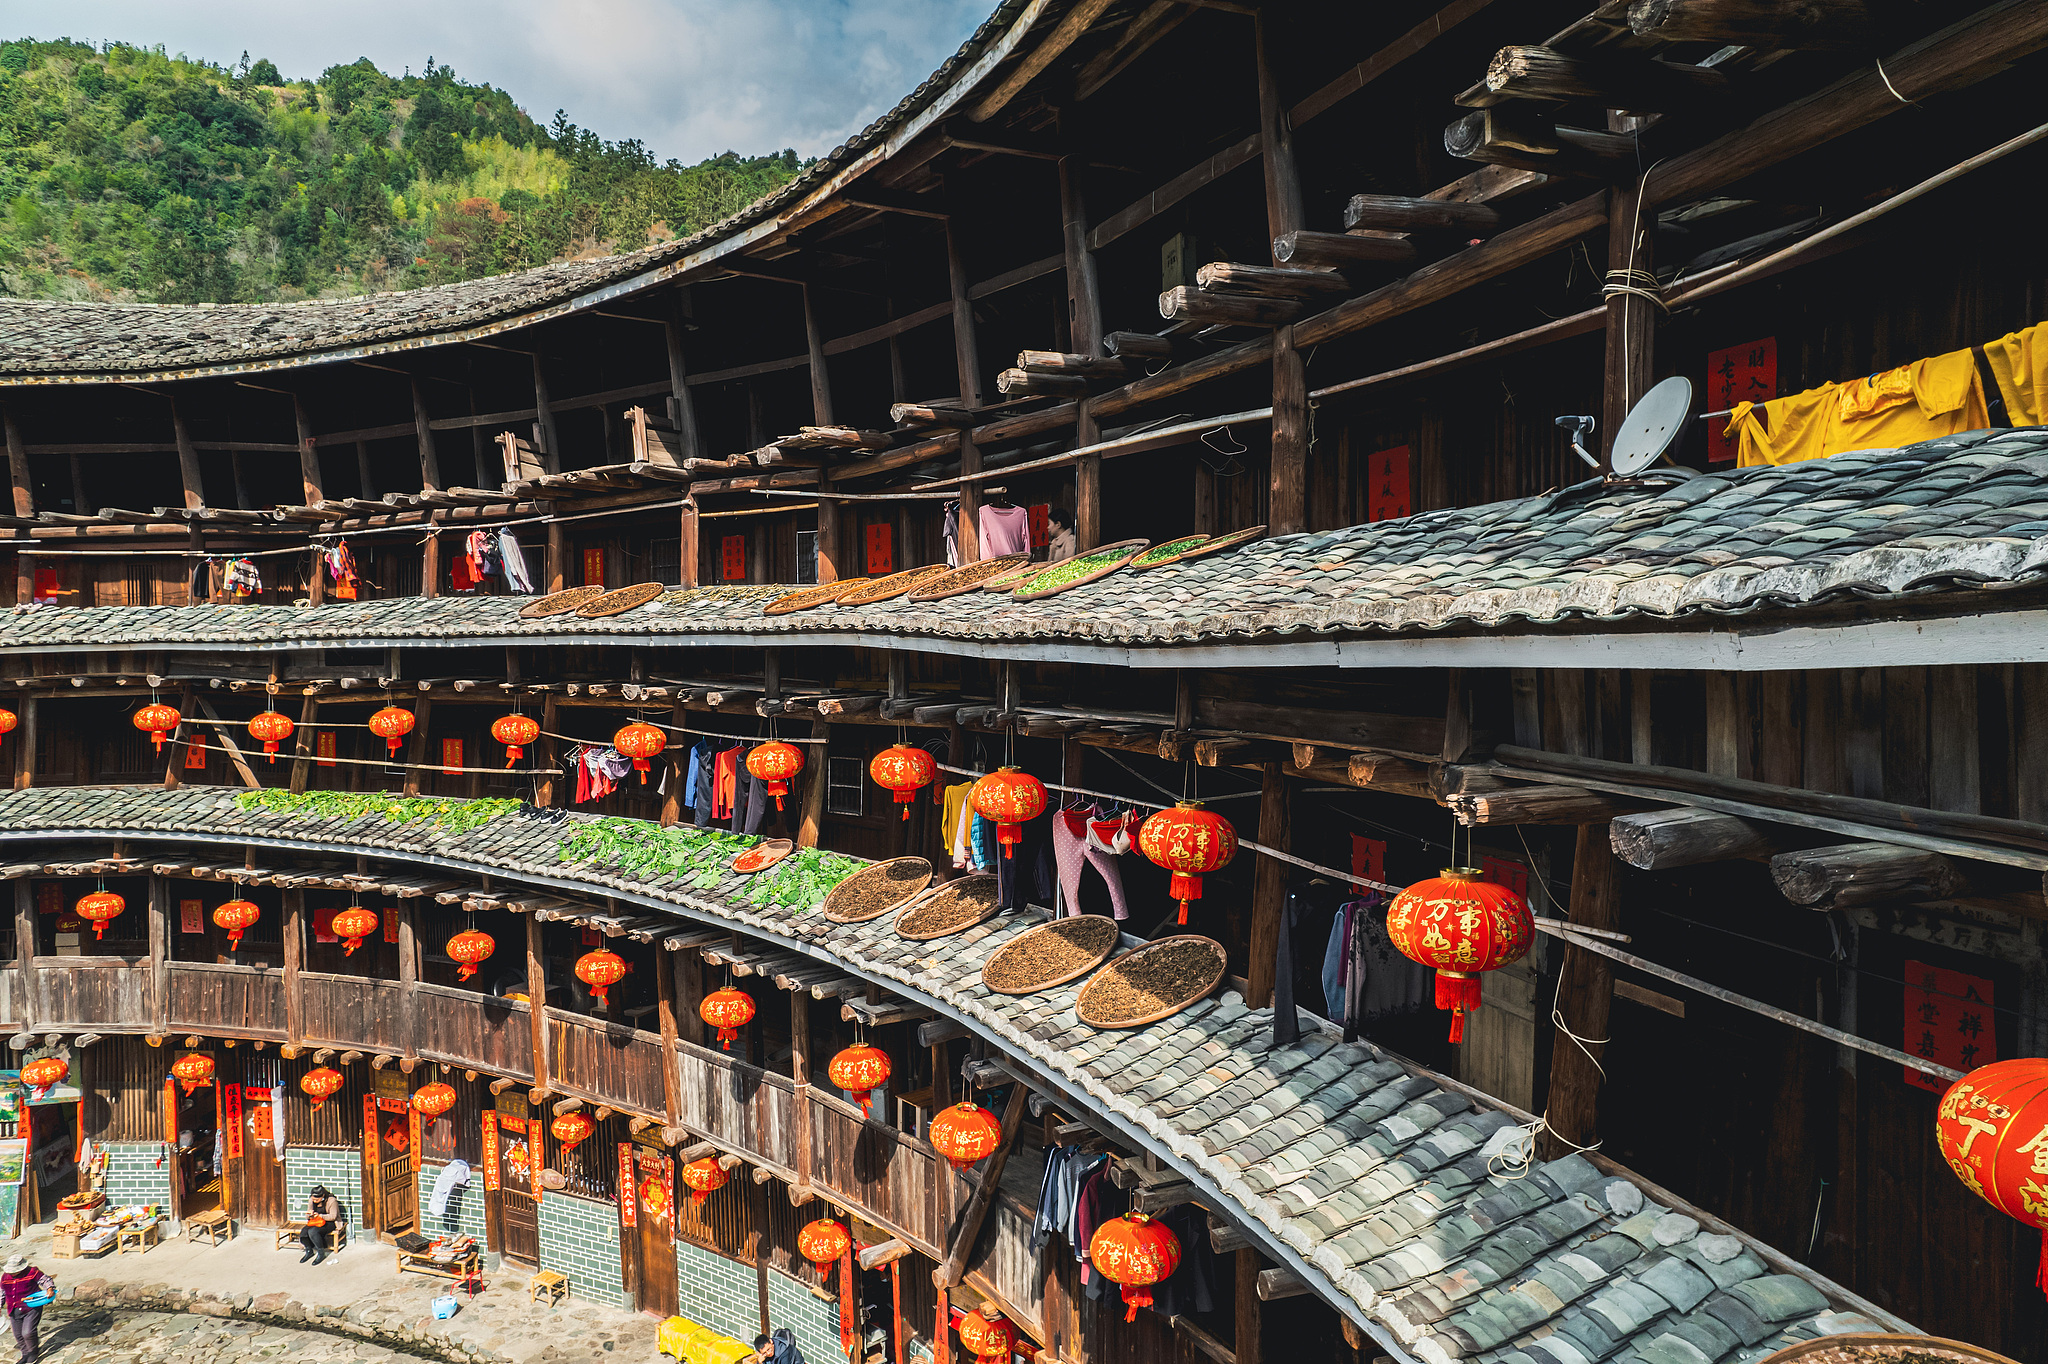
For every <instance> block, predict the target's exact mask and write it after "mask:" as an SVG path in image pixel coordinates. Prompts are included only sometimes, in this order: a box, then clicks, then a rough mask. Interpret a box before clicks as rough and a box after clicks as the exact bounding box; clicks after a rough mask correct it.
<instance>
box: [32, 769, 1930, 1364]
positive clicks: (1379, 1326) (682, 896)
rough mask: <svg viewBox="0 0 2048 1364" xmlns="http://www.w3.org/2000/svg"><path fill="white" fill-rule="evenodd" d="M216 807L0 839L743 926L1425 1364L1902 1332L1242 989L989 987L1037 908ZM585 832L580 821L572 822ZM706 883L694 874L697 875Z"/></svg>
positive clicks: (152, 793) (1725, 1355)
mask: <svg viewBox="0 0 2048 1364" xmlns="http://www.w3.org/2000/svg"><path fill="white" fill-rule="evenodd" d="M234 794H235V793H234V792H232V791H229V790H225V789H222V788H218V787H215V788H190V787H188V788H185V789H182V790H177V791H163V790H160V789H155V788H114V789H108V788H99V789H92V788H69V789H66V788H57V789H43V790H28V791H14V792H8V793H5V794H0V838H5V839H7V840H10V841H13V840H20V839H23V838H44V837H50V838H76V837H79V836H93V835H100V836H120V837H123V838H130V839H135V838H142V839H148V838H164V839H176V840H178V841H180V842H192V841H214V842H224V843H235V844H240V843H244V842H249V841H256V842H259V843H268V844H272V845H283V846H287V847H297V848H310V849H315V850H320V851H328V850H333V851H337V852H346V853H350V854H362V853H367V854H370V855H373V856H397V857H402V858H405V859H408V860H409V861H411V862H413V863H415V864H418V863H422V862H425V863H429V864H435V865H441V866H449V867H456V868H460V869H466V870H475V871H479V872H491V873H496V874H499V875H503V876H506V877H510V878H513V879H525V880H529V881H536V882H539V883H541V884H549V885H555V886H558V887H564V888H567V889H572V890H584V891H589V890H596V891H599V892H601V893H604V894H608V895H612V896H615V897H618V898H623V899H628V900H632V901H634V902H636V903H638V904H642V905H646V906H650V907H653V908H656V909H663V910H668V911H671V912H679V913H681V914H683V915H685V916H687V917H689V918H692V919H697V920H705V921H709V922H711V923H714V924H717V925H719V926H723V927H729V928H739V929H743V930H745V931H746V932H749V933H752V934H755V935H757V936H762V937H766V938H769V939H772V940H775V941H779V942H782V943H784V944H786V945H788V946H790V947H793V948H795V949H797V950H800V951H803V952H806V953H809V954H811V955H813V956H816V957H819V958H822V959H825V960H829V961H831V962H833V963H834V964H835V965H838V966H840V967H842V968H844V969H847V970H850V971H853V972H856V973H858V974H861V975H864V976H866V977H867V978H869V979H871V980H876V981H881V982H885V983H887V984H888V985H889V986H891V987H892V988H894V989H896V990H898V991H900V992H902V993H904V994H906V995H909V996H910V997H912V998H915V999H919V1000H921V1001H926V1002H929V1003H931V1004H932V1005H933V1006H934V1007H936V1008H938V1009H940V1010H941V1011H942V1012H944V1013H945V1014H947V1015H948V1016H951V1017H954V1018H956V1019H958V1020H960V1021H961V1022H963V1023H966V1024H967V1025H969V1026H970V1027H971V1028H973V1029H974V1030H975V1031H976V1032H978V1033H979V1034H981V1035H982V1036H983V1037H985V1038H987V1039H989V1040H990V1041H993V1042H994V1043H995V1044H996V1045H997V1046H999V1047H1000V1048H1001V1049H1002V1050H1003V1051H1004V1052H1005V1053H1006V1054H1007V1055H1009V1056H1010V1057H1012V1058H1014V1061H1015V1062H1016V1063H1018V1064H1021V1065H1022V1066H1023V1067H1024V1069H1025V1070H1027V1071H1029V1072H1031V1073H1032V1074H1033V1075H1034V1076H1036V1077H1043V1080H1042V1081H1041V1083H1044V1082H1050V1086H1049V1087H1051V1088H1053V1089H1054V1090H1056V1091H1058V1092H1060V1093H1061V1094H1062V1096H1063V1097H1064V1098H1065V1099H1066V1100H1067V1101H1068V1102H1071V1103H1074V1104H1075V1105H1077V1106H1078V1107H1081V1108H1085V1109H1086V1110H1088V1111H1089V1112H1090V1113H1091V1114H1092V1115H1094V1117H1095V1118H1096V1120H1098V1121H1103V1122H1106V1124H1107V1125H1108V1126H1109V1127H1110V1128H1113V1129H1115V1130H1117V1131H1120V1132H1121V1133H1123V1134H1124V1135H1125V1136H1126V1138H1128V1139H1130V1140H1131V1141H1132V1142H1133V1143H1134V1144H1136V1145H1141V1146H1144V1147H1147V1148H1149V1149H1151V1150H1152V1151H1153V1152H1154V1153H1155V1154H1157V1155H1160V1156H1162V1157H1163V1158H1164V1159H1166V1160H1168V1161H1169V1162H1170V1163H1171V1164H1172V1165H1173V1166H1174V1168H1175V1169H1177V1170H1178V1171H1179V1172H1181V1173H1182V1174H1184V1175H1186V1176H1187V1177H1188V1178H1189V1179H1190V1180H1191V1181H1192V1182H1193V1183H1194V1184H1195V1186H1196V1188H1197V1190H1198V1194H1197V1201H1199V1202H1201V1203H1202V1204H1203V1205H1204V1206H1206V1207H1209V1208H1210V1209H1211V1210H1212V1211H1217V1212H1221V1213H1222V1214H1223V1215H1224V1216H1225V1217H1226V1218H1227V1219H1228V1220H1230V1221H1232V1222H1234V1223H1236V1224H1238V1225H1239V1226H1241V1227H1242V1228H1243V1229H1244V1230H1246V1232H1247V1233H1248V1234H1251V1235H1252V1236H1253V1237H1254V1238H1255V1239H1256V1240H1258V1241H1259V1242H1260V1244H1261V1245H1262V1247H1263V1248H1264V1249H1265V1250H1266V1251H1267V1253H1268V1254H1269V1255H1270V1256H1271V1257H1272V1258H1274V1259H1276V1260H1278V1261H1279V1262H1280V1263H1282V1264H1284V1265H1286V1266H1287V1267H1289V1268H1290V1269H1292V1270H1293V1271H1294V1272H1296V1273H1297V1274H1298V1275H1300V1276H1301V1277H1302V1278H1304V1279H1306V1280H1308V1281H1309V1282H1310V1284H1311V1285H1312V1286H1314V1287H1315V1288H1316V1290H1317V1291H1318V1293H1319V1294H1320V1295H1321V1296H1323V1297H1324V1298H1325V1299H1326V1300H1328V1301H1329V1302H1330V1303H1331V1304H1332V1305H1333V1306H1336V1307H1338V1308H1339V1309H1340V1310H1343V1311H1345V1312H1347V1313H1348V1314H1349V1315H1351V1316H1352V1317H1353V1318H1354V1319H1357V1320H1360V1321H1363V1322H1366V1323H1368V1324H1369V1326H1370V1328H1371V1329H1372V1330H1374V1332H1375V1333H1376V1334H1377V1335H1378V1336H1379V1337H1380V1340H1381V1342H1382V1344H1388V1345H1393V1346H1395V1348H1396V1349H1397V1350H1398V1351H1399V1352H1400V1353H1404V1354H1408V1355H1411V1356H1412V1357H1414V1358H1417V1359H1420V1360H1423V1361H1426V1362H1427V1364H1449V1361H1451V1360H1453V1359H1467V1360H1475V1361H1484V1362H1485V1364H1493V1362H1494V1361H1500V1362H1501V1364H1598V1362H1599V1361H1607V1360H1612V1361H1615V1364H1722V1362H1723V1361H1726V1362H1727V1364H1739V1362H1740V1361H1747V1360H1751V1359H1754V1358H1757V1357H1759V1356H1761V1355H1763V1354H1764V1353H1766V1352H1768V1351H1769V1350H1771V1349H1774V1348H1777V1347H1779V1346H1782V1345H1785V1344H1790V1343H1792V1342H1795V1341H1798V1340H1801V1339H1809V1338H1812V1337H1814V1336H1817V1335H1821V1334H1828V1333H1842V1332H1850V1331H1859V1330H1860V1331H1869V1330H1876V1329H1910V1328H1905V1327H1904V1324H1903V1323H1900V1322H1897V1321H1895V1320H1893V1319H1891V1318H1889V1317H1886V1316H1885V1315H1884V1314H1882V1313H1880V1312H1878V1310H1877V1309H1876V1308H1874V1307H1871V1306H1870V1305H1868V1304H1866V1303H1862V1302H1861V1301H1860V1300H1857V1299H1854V1298H1853V1297H1851V1296H1850V1295H1848V1294H1846V1293H1844V1292H1843V1291H1842V1290H1841V1289H1839V1288H1837V1287H1836V1286H1835V1285H1833V1284H1830V1283H1829V1282H1828V1281H1827V1280H1825V1279H1821V1278H1818V1277H1817V1276H1814V1275H1811V1274H1809V1273H1806V1272H1803V1271H1800V1270H1799V1269H1798V1267H1797V1266H1795V1265H1793V1264H1791V1263H1790V1262H1789V1261H1786V1260H1784V1259H1783V1258H1782V1257H1780V1256H1778V1255H1777V1254H1776V1253H1775V1252H1773V1251H1771V1250H1769V1249H1768V1248H1767V1247H1764V1246H1762V1245H1761V1244H1759V1243H1756V1242H1754V1241H1750V1240H1747V1239H1746V1238H1743V1237H1741V1236H1739V1235H1736V1234H1731V1232H1730V1229H1728V1228H1727V1227H1725V1226H1723V1225H1721V1224H1718V1223H1716V1222H1714V1221H1713V1219H1711V1218H1708V1217H1706V1216H1705V1215H1704V1214H1699V1213H1697V1212H1695V1211H1693V1210H1689V1209H1686V1208H1684V1207H1682V1206H1678V1205H1676V1201H1675V1200H1673V1199H1672V1198H1671V1196H1670V1195H1669V1194H1666V1193H1664V1192H1663V1191H1662V1190H1661V1189H1658V1188H1657V1187H1656V1186H1654V1185H1651V1184H1647V1183H1645V1182H1644V1181H1642V1180H1640V1179H1639V1178H1636V1177H1635V1176H1632V1175H1630V1174H1628V1172H1627V1171H1625V1170H1621V1169H1620V1168H1619V1167H1617V1166H1615V1165H1613V1164H1612V1163H1611V1162H1608V1161H1606V1160H1604V1159H1596V1160H1589V1159H1588V1158H1586V1157H1584V1156H1579V1155H1573V1156H1568V1157H1566V1158H1564V1159H1562V1160H1556V1161H1550V1162H1548V1163H1543V1164H1538V1165H1536V1166H1534V1167H1533V1168H1530V1169H1529V1170H1527V1171H1526V1172H1524V1173H1521V1174H1519V1175H1516V1176H1512V1177H1511V1176H1505V1175H1503V1174H1499V1173H1496V1171H1497V1170H1499V1169H1501V1168H1502V1167H1501V1165H1500V1159H1499V1158H1500V1152H1501V1151H1502V1149H1503V1147H1504V1146H1505V1145H1506V1144H1507V1142H1508V1141H1509V1139H1510V1138H1511V1137H1513V1136H1514V1135H1515V1134H1514V1132H1513V1129H1514V1128H1515V1127H1516V1126H1517V1125H1518V1124H1520V1123H1525V1122H1527V1121H1529V1120H1530V1119H1529V1117H1528V1115H1526V1114H1521V1113H1518V1112H1516V1111H1514V1110H1511V1109H1509V1108H1506V1107H1505V1106H1503V1105H1501V1104H1499V1103H1497V1102H1495V1101H1493V1100H1490V1099H1488V1098H1486V1097H1485V1096H1483V1095H1480V1094H1478V1093H1477V1092H1476V1091H1472V1090H1468V1089H1465V1088H1463V1087H1459V1086H1456V1085H1454V1084H1452V1082H1450V1081H1447V1080H1443V1079H1441V1078H1440V1077H1438V1076H1435V1075H1432V1074H1430V1073H1429V1072H1426V1071H1422V1070H1419V1069H1418V1068H1416V1067H1414V1066H1413V1065H1412V1064H1410V1063H1406V1062H1403V1061H1401V1060H1400V1059H1399V1058H1396V1057H1394V1056H1392V1055H1391V1054H1389V1053H1386V1052H1383V1051H1381V1050H1379V1049H1377V1048H1375V1047H1373V1046H1371V1045H1369V1044H1366V1043H1345V1042H1343V1041H1341V1040H1340V1039H1339V1038H1337V1037H1336V1036H1333V1035H1331V1034H1329V1033H1327V1032H1324V1031H1320V1030H1318V1029H1316V1028H1314V1027H1313V1026H1311V1027H1309V1028H1306V1029H1305V1030H1304V1032H1303V1036H1302V1038H1301V1040H1300V1041H1299V1042H1298V1043H1294V1044H1289V1045H1285V1046H1276V1045H1274V1043H1273V1040H1272V1028H1273V1016H1272V1011H1271V1010H1269V1009H1252V1008H1248V1007H1247V1006H1246V1005H1245V1003H1244V1001H1243V999H1242V998H1241V997H1239V996H1238V995H1236V994H1234V993H1225V994H1224V995H1222V996H1221V997H1217V998H1211V999H1209V1000H1205V1001H1203V1002H1202V1003H1200V1004H1197V1005H1196V1006H1194V1007H1192V1008H1190V1009H1188V1010H1186V1011H1185V1012H1183V1013H1181V1014H1178V1015H1176V1016H1175V1017H1173V1018H1171V1019H1169V1020H1167V1021H1165V1022H1161V1023H1155V1024H1152V1025H1150V1026H1147V1027H1141V1028H1131V1029H1118V1030H1103V1029H1095V1028H1091V1027H1089V1026H1087V1025H1085V1024H1083V1023H1081V1022H1080V1021H1079V1019H1078V1018H1077V1017H1076V1016H1075V1013H1074V1001H1075V996H1076V994H1077V993H1078V989H1079V985H1080V982H1075V983H1074V984H1072V985H1068V986H1063V987H1059V988H1056V989H1052V990H1047V991H1044V992H1041V993H1039V994H1035V995H1026V996H1012V995H998V994H994V993H992V992H990V991H989V990H988V989H987V987H986V986H984V985H983V984H982V983H981V977H980V972H981V967H982V964H983V963H984V962H985V961H986V960H987V959H988V957H989V955H990V954H991V953H992V952H993V951H994V950H995V949H996V948H997V947H999V946H1000V945H1001V944H1002V943H1004V942H1006V941H1008V940H1009V938H1011V937H1012V936H1014V935H1015V934H1016V933H1017V932H1018V931H1020V930H1022V929H1024V928H1026V927H1029V926H1031V925H1032V924H1035V923H1037V922H1039V916H1037V915H1036V914H1035V913H1025V914H1018V915H1010V916H1005V917H1001V918H998V919H996V920H994V921H992V922H990V923H987V924H984V925H981V926H980V927H978V928H975V929H971V930H969V931H968V932H966V933H963V934H960V935H957V936H955V937H952V938H949V939H946V940H945V941H944V942H943V943H938V944H934V943H928V942H912V941H909V940H906V939H904V938H901V937H899V936H898V935H897V934H896V933H895V931H894V930H893V928H892V927H891V924H890V921H889V919H888V918H887V917H884V918H882V919H878V920H874V921H871V922H869V923H865V924H835V923H832V922H831V921H829V920H826V919H825V918H824V917H823V916H822V915H820V914H817V913H815V912H811V911H806V912H799V913H790V912H786V911H781V910H764V909H759V908H755V907H753V906H749V905H746V904H744V903H742V902H741V901H739V900H738V899H737V898H735V892H736V891H737V890H738V888H739V883H740V878H737V877H733V876H731V875H730V874H728V875H727V876H726V877H725V878H724V879H723V880H721V881H720V882H719V883H718V884H716V885H709V886H706V885H699V884H697V883H696V882H694V881H692V882H691V883H690V884H688V885H686V884H685V883H684V882H683V881H682V880H680V879H677V878H672V877H655V878H652V879H642V878H635V877H629V876H625V875H621V874H619V873H618V872H617V871H616V870H614V869H611V868H607V867H604V866H596V865H591V864H588V863H565V862H563V861H562V860H561V855H560V852H559V845H560V842H561V838H562V834H563V822H562V818H563V817H561V816H559V815H556V814H554V813H552V812H550V813H546V814H541V813H538V812H536V813H533V814H518V815H506V816H501V817H499V818H497V819H494V820H492V821H490V822H488V823H486V824H483V825H482V826H480V827H478V828H476V829H473V830H470V831H468V832H464V833H448V832H443V831H439V830H437V829H435V828H433V827H431V826H429V825H426V824H424V823H413V824H395V823H391V822H389V821H387V820H385V819H382V818H380V817H375V816H372V817H367V818H359V819H318V818H299V817H294V816H292V815H288V814H281V813H275V812H270V811H265V810H260V809H258V810H244V809H242V808H240V806H239V804H238V803H237V802H236V800H235V798H234ZM581 818H585V817H584V816H577V815H569V816H567V819H568V820H571V821H574V820H578V819H581ZM690 874H691V875H693V876H694V875H696V873H690Z"/></svg>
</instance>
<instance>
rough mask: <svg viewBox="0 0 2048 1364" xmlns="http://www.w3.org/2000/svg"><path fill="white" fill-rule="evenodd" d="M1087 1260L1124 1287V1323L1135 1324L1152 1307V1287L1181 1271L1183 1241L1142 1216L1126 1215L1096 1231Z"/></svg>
mask: <svg viewBox="0 0 2048 1364" xmlns="http://www.w3.org/2000/svg"><path fill="white" fill-rule="evenodd" d="M1088 1259H1089V1261H1090V1262H1091V1263H1092V1264H1093V1265H1094V1266H1095V1269H1096V1272H1098V1273H1099V1274H1101V1275H1102V1277H1103V1278H1105V1279H1108V1280H1109V1281H1110V1282H1111V1283H1114V1284H1121V1285H1122V1286H1123V1293H1124V1320H1125V1321H1136V1320H1137V1319H1138V1309H1139V1308H1140V1307H1150V1306H1151V1305H1152V1285H1153V1284H1156V1283H1159V1282H1160V1281H1161V1280H1163V1279H1166V1278H1167V1277H1169V1276H1170V1275H1171V1274H1172V1273H1173V1271H1174V1270H1176V1269H1178V1268H1180V1238H1179V1237H1177V1236H1175V1235H1174V1234H1173V1233H1172V1232H1171V1231H1169V1230H1168V1229H1167V1228H1166V1227H1164V1226H1162V1225H1160V1224H1159V1223H1158V1222H1155V1221H1153V1220H1152V1219H1151V1218H1149V1217H1147V1216H1146V1215H1145V1214H1144V1213H1141V1212H1127V1213H1125V1214H1124V1215H1123V1216H1122V1217H1119V1218H1117V1219H1116V1220H1115V1221H1113V1222H1104V1223H1103V1224H1102V1225H1101V1226H1099V1227H1097V1228H1096V1229H1095V1235H1094V1237H1093V1238H1091V1239H1090V1240H1089V1242H1088Z"/></svg>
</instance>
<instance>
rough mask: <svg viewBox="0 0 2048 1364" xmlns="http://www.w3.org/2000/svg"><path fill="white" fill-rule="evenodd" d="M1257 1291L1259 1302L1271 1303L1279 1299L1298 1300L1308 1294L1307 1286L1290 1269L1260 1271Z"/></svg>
mask: <svg viewBox="0 0 2048 1364" xmlns="http://www.w3.org/2000/svg"><path fill="white" fill-rule="evenodd" d="M1258 1291H1259V1301H1260V1302H1273V1301H1274V1300H1276V1299H1279V1298H1298V1297H1300V1296H1302V1295H1303V1294H1304V1293H1306V1292H1308V1285H1307V1284H1306V1283H1303V1282H1302V1281H1301V1280H1300V1279H1299V1278H1297V1277H1296V1276H1295V1273H1294V1271H1293V1270H1291V1269H1262V1270H1260V1271H1259V1290H1258Z"/></svg>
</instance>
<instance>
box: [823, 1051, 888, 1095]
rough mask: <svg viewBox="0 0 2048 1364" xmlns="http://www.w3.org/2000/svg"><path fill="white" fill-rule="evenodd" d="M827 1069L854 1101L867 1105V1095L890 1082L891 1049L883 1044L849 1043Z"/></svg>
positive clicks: (826, 1071) (827, 1072)
mask: <svg viewBox="0 0 2048 1364" xmlns="http://www.w3.org/2000/svg"><path fill="white" fill-rule="evenodd" d="M825 1073H826V1074H827V1075H829V1076H830V1077H831V1078H832V1083H833V1084H835V1085H838V1086H839V1087H840V1088H841V1089H843V1090H845V1091H847V1094H848V1095H849V1096H850V1097H851V1098H852V1099H853V1101H854V1102H855V1103H857V1104H859V1105H860V1106H861V1107H862V1108H866V1107H867V1106H868V1095H870V1094H872V1093H873V1092H874V1091H875V1090H878V1089H880V1088H881V1087H882V1086H883V1085H886V1084H888V1083H889V1053H887V1052H885V1051H883V1050H882V1049H881V1048H880V1047H867V1046H860V1047H848V1048H846V1049H845V1050H844V1051H842V1052H840V1053H839V1054H838V1055H837V1056H835V1057H833V1058H832V1063H831V1064H830V1065H828V1066H826V1067H825Z"/></svg>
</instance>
